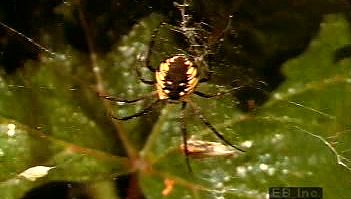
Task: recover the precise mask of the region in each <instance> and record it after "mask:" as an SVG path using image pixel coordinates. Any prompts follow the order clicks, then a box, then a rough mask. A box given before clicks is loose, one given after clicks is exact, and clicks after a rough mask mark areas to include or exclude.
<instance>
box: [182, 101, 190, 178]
mask: <svg viewBox="0 0 351 199" xmlns="http://www.w3.org/2000/svg"><path fill="white" fill-rule="evenodd" d="M185 107H186V102H183V103H182V111H181V115H180V117H179V119H180V125H181V126H180V128H181V131H182V136H183V145H184V153H185V162H186V166H187V167H188V169H189V171H190V172H192V169H191V165H190V160H189V151H188V143H187V137H188V136H187V131H186V123H185V118H184V116H185Z"/></svg>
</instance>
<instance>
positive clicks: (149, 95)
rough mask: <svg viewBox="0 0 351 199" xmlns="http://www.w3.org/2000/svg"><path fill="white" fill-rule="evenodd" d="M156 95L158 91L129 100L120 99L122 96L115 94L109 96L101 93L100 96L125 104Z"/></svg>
mask: <svg viewBox="0 0 351 199" xmlns="http://www.w3.org/2000/svg"><path fill="white" fill-rule="evenodd" d="M155 95H156V92H151V93H150V94H148V95H144V96H141V97H138V98H135V99H131V100H129V99H120V98H117V97H113V96H108V95H99V97H102V98H105V99H107V100H109V101H111V102H116V103H117V104H120V105H123V104H131V103H135V102H138V101H141V100H144V99H147V98H149V97H153V96H155Z"/></svg>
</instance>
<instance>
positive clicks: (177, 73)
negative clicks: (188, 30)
mask: <svg viewBox="0 0 351 199" xmlns="http://www.w3.org/2000/svg"><path fill="white" fill-rule="evenodd" d="M198 82H199V79H198V71H197V66H196V65H194V64H193V62H191V61H190V60H189V59H188V58H187V57H186V56H185V55H176V56H173V57H171V58H169V59H166V60H165V61H164V62H162V63H161V64H160V66H159V68H158V70H157V71H156V87H157V93H158V97H159V99H171V100H182V99H183V98H184V97H186V96H188V95H190V94H191V93H192V92H194V89H195V88H196V86H197V84H198Z"/></svg>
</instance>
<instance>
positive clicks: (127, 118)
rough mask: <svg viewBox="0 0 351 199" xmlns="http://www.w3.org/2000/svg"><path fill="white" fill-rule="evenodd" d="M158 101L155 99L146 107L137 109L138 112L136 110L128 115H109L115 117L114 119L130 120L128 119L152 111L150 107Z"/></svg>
mask: <svg viewBox="0 0 351 199" xmlns="http://www.w3.org/2000/svg"><path fill="white" fill-rule="evenodd" d="M159 102H160V100H156V101H154V102H153V103H151V104H150V105H149V106H147V107H146V108H144V109H143V110H141V111H139V112H136V113H134V114H132V115H128V116H124V117H116V116H113V115H111V117H112V118H113V119H116V120H130V119H133V118H136V117H139V116H142V115H147V114H148V113H150V112H151V111H152V109H153V108H154V106H155V105H156V104H158V103H159Z"/></svg>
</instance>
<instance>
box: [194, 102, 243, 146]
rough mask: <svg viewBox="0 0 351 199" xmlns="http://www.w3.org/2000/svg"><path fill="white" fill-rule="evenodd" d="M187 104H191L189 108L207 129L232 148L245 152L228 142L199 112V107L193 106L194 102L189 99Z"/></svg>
mask: <svg viewBox="0 0 351 199" xmlns="http://www.w3.org/2000/svg"><path fill="white" fill-rule="evenodd" d="M189 104H190V106H191V108H192V109H193V110H194V111H195V113H196V114H197V115H198V116H199V118H200V120H201V121H202V123H204V124H205V125H206V126H207V127H208V128H209V129H211V131H212V132H213V133H214V134H215V135H216V136H217V137H218V138H219V139H220V140H222V141H223V142H224V143H225V144H227V145H229V146H231V147H233V148H234V149H236V150H238V151H241V152H245V151H244V150H243V149H240V148H239V147H237V146H235V145H233V144H232V143H230V142H229V141H228V140H227V139H226V138H224V136H223V135H222V134H220V133H219V132H218V131H217V130H216V129H215V128H214V126H212V124H211V123H210V122H209V121H208V120H207V119H206V118H205V116H204V115H203V114H202V113H201V111H200V109H199V108H198V107H197V106H195V104H194V103H192V102H191V101H189Z"/></svg>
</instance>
